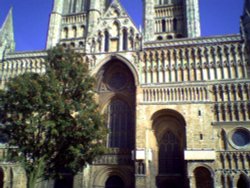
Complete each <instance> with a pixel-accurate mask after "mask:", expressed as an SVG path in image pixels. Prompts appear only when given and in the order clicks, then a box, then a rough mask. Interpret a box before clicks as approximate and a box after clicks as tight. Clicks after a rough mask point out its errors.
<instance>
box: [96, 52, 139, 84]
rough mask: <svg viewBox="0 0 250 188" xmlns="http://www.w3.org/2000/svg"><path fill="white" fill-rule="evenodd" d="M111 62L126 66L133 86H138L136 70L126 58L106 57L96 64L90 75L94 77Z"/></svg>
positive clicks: (118, 56)
mask: <svg viewBox="0 0 250 188" xmlns="http://www.w3.org/2000/svg"><path fill="white" fill-rule="evenodd" d="M112 60H117V61H120V62H121V63H123V64H124V65H126V66H127V67H128V69H129V70H130V71H131V73H132V75H133V78H134V84H135V86H137V85H138V84H139V74H138V71H137V68H136V67H135V65H134V64H132V63H131V61H129V60H128V59H127V58H126V57H123V56H121V55H118V54H116V55H110V56H107V57H106V58H105V59H103V60H101V61H100V62H99V63H98V65H97V66H96V67H95V69H94V70H93V71H92V75H96V74H97V73H98V72H100V71H101V69H102V67H103V66H104V65H105V64H107V63H109V62H110V61H112Z"/></svg>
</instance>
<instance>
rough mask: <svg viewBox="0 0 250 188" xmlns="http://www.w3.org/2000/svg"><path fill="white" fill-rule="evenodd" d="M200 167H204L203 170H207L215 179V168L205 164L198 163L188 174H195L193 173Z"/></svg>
mask: <svg viewBox="0 0 250 188" xmlns="http://www.w3.org/2000/svg"><path fill="white" fill-rule="evenodd" d="M199 167H203V168H206V169H207V170H208V171H209V172H210V174H211V177H215V172H214V170H213V168H212V167H211V166H209V165H207V164H204V163H196V164H194V165H193V166H192V167H191V168H189V171H188V174H190V175H191V174H193V172H194V171H195V169H197V168H199Z"/></svg>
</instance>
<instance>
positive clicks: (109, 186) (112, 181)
mask: <svg viewBox="0 0 250 188" xmlns="http://www.w3.org/2000/svg"><path fill="white" fill-rule="evenodd" d="M118 187H119V188H124V187H125V185H124V182H123V181H122V179H121V178H120V177H119V176H111V177H109V178H108V180H107V181H106V183H105V188H118Z"/></svg>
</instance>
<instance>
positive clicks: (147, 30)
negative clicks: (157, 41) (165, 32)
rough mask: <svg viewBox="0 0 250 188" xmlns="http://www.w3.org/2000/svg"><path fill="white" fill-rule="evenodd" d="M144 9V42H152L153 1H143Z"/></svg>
mask: <svg viewBox="0 0 250 188" xmlns="http://www.w3.org/2000/svg"><path fill="white" fill-rule="evenodd" d="M143 8H144V19H143V20H144V23H143V26H144V40H145V41H152V40H153V37H154V30H155V28H154V22H155V21H154V17H155V15H154V14H155V13H154V0H143Z"/></svg>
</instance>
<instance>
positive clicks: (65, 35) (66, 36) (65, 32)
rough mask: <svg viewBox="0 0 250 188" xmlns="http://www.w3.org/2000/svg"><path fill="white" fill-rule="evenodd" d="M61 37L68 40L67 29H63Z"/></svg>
mask: <svg viewBox="0 0 250 188" xmlns="http://www.w3.org/2000/svg"><path fill="white" fill-rule="evenodd" d="M63 35H64V38H65V39H67V38H69V29H68V28H67V27H65V28H64V29H63Z"/></svg>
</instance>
